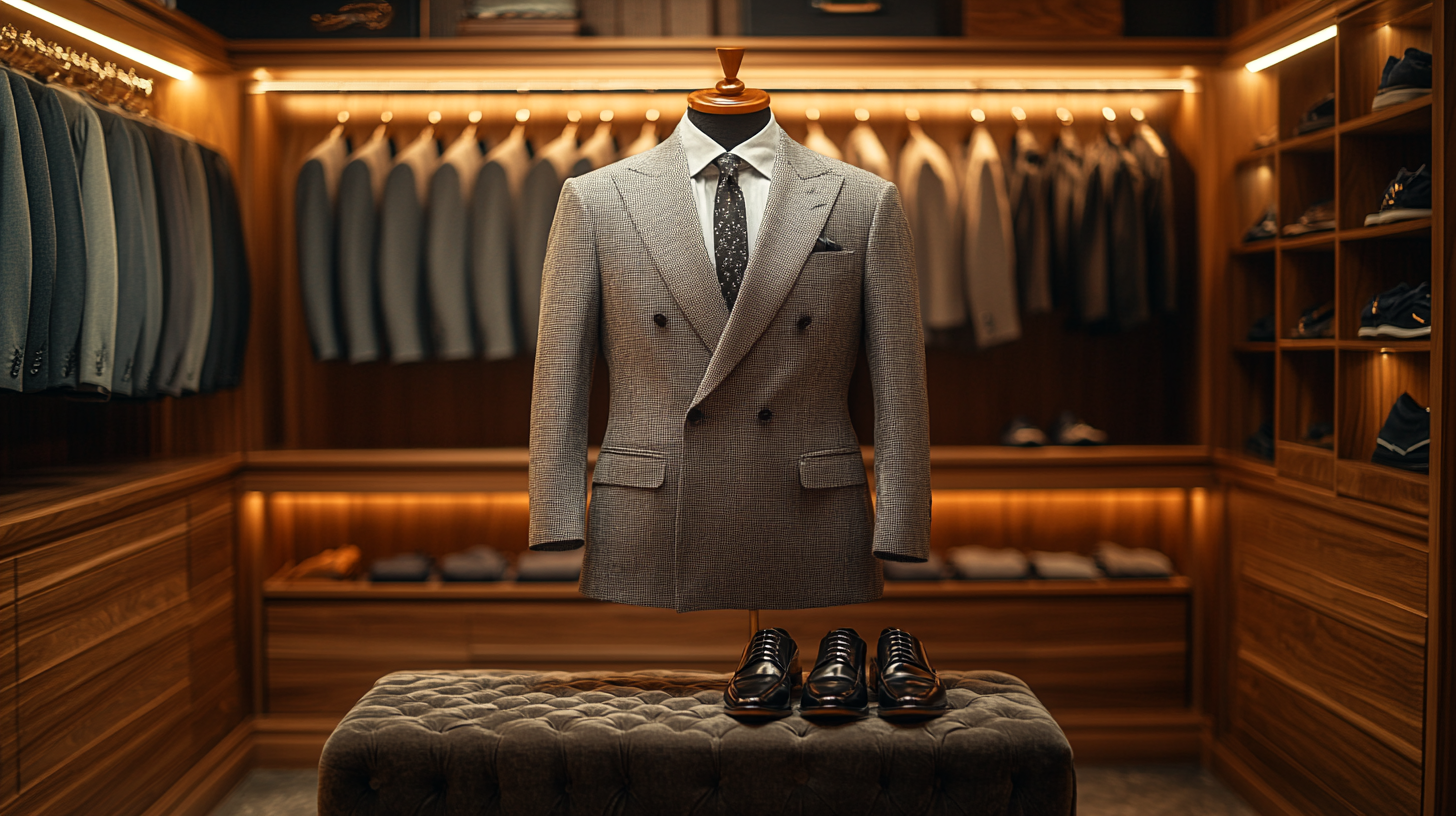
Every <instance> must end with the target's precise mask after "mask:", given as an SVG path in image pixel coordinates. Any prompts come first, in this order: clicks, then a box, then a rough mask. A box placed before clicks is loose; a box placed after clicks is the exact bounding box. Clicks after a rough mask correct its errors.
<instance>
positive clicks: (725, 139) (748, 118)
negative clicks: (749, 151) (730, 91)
mask: <svg viewBox="0 0 1456 816" xmlns="http://www.w3.org/2000/svg"><path fill="white" fill-rule="evenodd" d="M772 116H773V113H772V112H771V111H770V110H769V109H768V108H764V109H763V110H758V111H754V112H753V113H703V112H702V111H700V110H694V109H692V108H689V109H688V119H689V120H690V121H692V123H693V124H694V125H696V126H697V128H698V130H701V131H702V132H703V133H706V134H707V135H708V136H709V137H710V138H712V140H713V141H715V142H717V143H718V144H720V145H722V146H723V149H724V150H732V149H733V148H735V147H737V146H738V145H740V144H743V143H744V142H745V141H747V140H748V139H749V137H751V136H753V135H754V134H755V133H758V132H759V131H760V130H763V128H764V126H765V125H767V124H768V120H769V118H770V117H772Z"/></svg>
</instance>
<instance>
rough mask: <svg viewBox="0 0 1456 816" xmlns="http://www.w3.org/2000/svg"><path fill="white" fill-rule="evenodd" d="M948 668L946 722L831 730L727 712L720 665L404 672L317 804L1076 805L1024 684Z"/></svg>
mask: <svg viewBox="0 0 1456 816" xmlns="http://www.w3.org/2000/svg"><path fill="white" fill-rule="evenodd" d="M941 676H942V677H943V678H944V680H945V683H946V687H947V689H948V690H949V696H950V704H951V708H952V710H951V711H949V712H947V713H946V714H945V715H944V716H942V717H939V718H936V719H934V720H929V721H926V722H923V723H918V724H915V725H911V726H906V725H898V726H896V725H891V724H890V723H888V722H886V721H884V720H881V719H879V718H878V717H875V716H871V717H869V718H867V719H864V720H859V721H856V722H851V723H846V724H842V725H833V726H824V725H815V724H813V723H810V722H809V721H807V720H804V719H802V718H800V717H799V716H797V715H795V716H793V717H789V718H787V719H784V720H779V721H776V722H773V723H768V724H764V725H744V724H740V723H738V722H735V721H734V720H732V719H729V718H728V717H727V716H726V715H724V714H723V709H722V702H723V689H724V687H725V686H726V684H727V681H728V675H726V674H716V673H708V672H684V671H648V672H629V673H609V672H575V673H565V672H548V673H523V672H508V671H436V672H400V673H396V674H391V675H388V676H386V677H384V678H382V679H381V680H379V681H378V682H377V683H375V685H374V688H373V689H372V690H371V691H370V692H369V693H368V694H366V695H364V697H363V699H361V700H360V701H359V702H358V704H357V705H355V706H354V709H353V710H352V711H350V712H349V714H348V716H346V717H345V718H344V720H343V721H342V722H340V723H339V726H338V728H336V729H335V730H334V733H333V735H332V736H330V737H329V740H328V743H327V744H326V745H325V746H324V751H323V756H322V758H321V759H320V761H319V799H318V801H319V814H320V816H346V814H347V815H348V816H373V814H410V816H466V815H467V814H470V816H474V814H506V815H507V816H527V815H528V814H582V816H586V815H587V814H590V815H591V816H602V815H603V814H648V815H650V816H677V815H678V814H682V815H683V816H687V814H695V815H696V816H710V814H712V815H716V814H723V816H730V815H731V816H772V814H780V813H786V814H795V816H808V814H820V813H823V814H836V815H837V816H850V814H880V813H884V814H904V815H905V816H917V815H918V814H958V815H959V816H993V815H994V816H1000V815H1001V814H1007V815H1008V816H1009V815H1010V814H1015V815H1016V816H1067V814H1071V813H1073V812H1074V808H1075V804H1074V803H1075V787H1076V783H1075V777H1074V776H1073V772H1072V749H1071V746H1070V745H1068V743H1067V739H1066V737H1065V736H1064V735H1063V734H1062V731H1061V728H1059V727H1058V726H1057V724H1056V722H1055V721H1054V720H1053V719H1052V717H1051V715H1050V714H1048V713H1047V710H1046V709H1045V708H1043V707H1042V705H1041V703H1040V702H1039V701H1038V700H1037V699H1036V697H1035V695H1033V694H1032V693H1031V690H1030V689H1029V688H1027V686H1026V684H1025V683H1022V682H1021V681H1020V680H1018V679H1016V678H1015V677H1012V676H1011V675H1009V674H1001V673H999V672H990V671H977V672H964V673H962V672H942V673H941ZM871 714H872V715H873V709H872V710H871Z"/></svg>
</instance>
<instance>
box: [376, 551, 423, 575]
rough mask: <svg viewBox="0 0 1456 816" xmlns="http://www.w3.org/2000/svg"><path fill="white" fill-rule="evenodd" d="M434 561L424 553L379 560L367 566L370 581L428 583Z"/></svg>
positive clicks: (392, 556) (405, 554)
mask: <svg viewBox="0 0 1456 816" xmlns="http://www.w3.org/2000/svg"><path fill="white" fill-rule="evenodd" d="M434 566H435V559H433V558H431V557H430V556H428V555H425V554H424V553H404V554H403V555H391V556H389V557H388V558H381V559H379V560H378V561H375V562H374V563H373V564H370V565H369V580H371V581H397V582H410V581H428V580H430V572H431V571H432V570H433V569H434Z"/></svg>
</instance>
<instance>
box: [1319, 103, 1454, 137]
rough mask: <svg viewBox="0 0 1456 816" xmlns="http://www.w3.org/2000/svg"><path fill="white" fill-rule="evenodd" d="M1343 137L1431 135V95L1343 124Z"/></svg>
mask: <svg viewBox="0 0 1456 816" xmlns="http://www.w3.org/2000/svg"><path fill="white" fill-rule="evenodd" d="M1338 129H1339V131H1340V134H1341V135H1350V136H1378V135H1386V134H1410V133H1429V132H1430V130H1431V95H1430V94H1427V95H1425V96H1422V97H1420V98H1418V99H1412V100H1410V101H1409V102H1402V103H1401V104H1399V105H1391V106H1390V107H1388V108H1385V109H1383V110H1378V111H1373V112H1371V113H1368V114H1366V115H1364V116H1361V117H1360V118H1358V119H1351V120H1350V121H1348V122H1341V123H1340V126H1339V128H1338Z"/></svg>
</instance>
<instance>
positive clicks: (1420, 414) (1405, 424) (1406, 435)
mask: <svg viewBox="0 0 1456 816" xmlns="http://www.w3.org/2000/svg"><path fill="white" fill-rule="evenodd" d="M1370 461H1372V462H1374V463H1375V464H1377V465H1387V466H1389V467H1393V468H1400V469H1401V470H1411V471H1415V472H1417V473H1429V472H1430V470H1431V409H1430V408H1422V407H1421V406H1420V404H1418V403H1417V402H1416V401H1415V400H1413V399H1411V395H1410V394H1401V395H1400V399H1398V400H1396V401H1395V405H1393V406H1391V409H1390V415H1389V416H1387V417H1386V418H1385V424H1384V425H1382V426H1381V427H1380V435H1379V436H1378V437H1376V438H1375V454H1374V455H1372V456H1371V457H1370Z"/></svg>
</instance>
